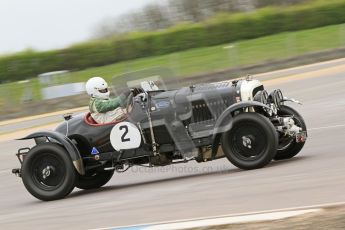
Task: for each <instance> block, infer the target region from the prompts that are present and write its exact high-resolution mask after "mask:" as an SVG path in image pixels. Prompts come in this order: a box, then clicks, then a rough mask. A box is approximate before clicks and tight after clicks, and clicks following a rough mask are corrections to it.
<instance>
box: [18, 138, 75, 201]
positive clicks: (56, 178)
mask: <svg viewBox="0 0 345 230" xmlns="http://www.w3.org/2000/svg"><path fill="white" fill-rule="evenodd" d="M22 180H23V183H24V185H25V187H26V189H27V190H28V191H29V192H30V193H31V194H32V195H33V196H34V197H36V198H38V199H40V200H43V201H50V200H57V199H61V198H64V197H65V196H67V195H68V194H70V193H71V192H72V190H73V188H74V185H75V180H76V171H75V169H74V166H73V163H72V161H71V159H70V157H69V155H68V153H67V152H66V150H65V149H64V148H63V147H61V146H60V145H58V144H54V143H46V144H40V145H37V146H35V147H34V148H32V149H31V150H30V151H29V153H28V155H27V157H26V158H25V160H24V163H23V166H22Z"/></svg>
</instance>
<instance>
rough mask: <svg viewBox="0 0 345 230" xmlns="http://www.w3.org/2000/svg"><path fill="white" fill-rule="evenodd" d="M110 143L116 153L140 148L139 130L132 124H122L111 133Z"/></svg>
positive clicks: (117, 125)
mask: <svg viewBox="0 0 345 230" xmlns="http://www.w3.org/2000/svg"><path fill="white" fill-rule="evenodd" d="M110 143H111V145H112V146H113V147H114V149H115V150H116V151H120V150H125V149H135V148H138V147H139V146H140V144H141V135H140V132H139V129H138V128H137V127H136V126H135V125H134V124H132V123H129V122H120V123H118V124H116V125H115V126H114V127H113V129H112V130H111V132H110Z"/></svg>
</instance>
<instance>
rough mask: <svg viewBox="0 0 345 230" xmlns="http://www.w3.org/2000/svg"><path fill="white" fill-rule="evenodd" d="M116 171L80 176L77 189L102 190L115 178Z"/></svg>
mask: <svg viewBox="0 0 345 230" xmlns="http://www.w3.org/2000/svg"><path fill="white" fill-rule="evenodd" d="M113 175H114V171H102V172H94V173H90V174H87V175H84V176H81V175H79V177H78V179H77V182H76V187H77V188H80V189H94V188H100V187H102V186H103V185H105V184H106V183H108V181H109V180H110V179H111V178H112V177H113Z"/></svg>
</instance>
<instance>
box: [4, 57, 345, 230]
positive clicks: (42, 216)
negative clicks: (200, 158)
mask: <svg viewBox="0 0 345 230" xmlns="http://www.w3.org/2000/svg"><path fill="white" fill-rule="evenodd" d="M344 75H345V61H344V60H340V61H336V62H327V63H321V64H317V65H311V66H305V67H300V68H295V69H290V70H284V71H276V72H272V73H267V74H260V75H259V76H258V78H259V79H262V80H264V81H265V84H266V85H267V86H268V89H273V88H281V89H282V91H283V93H284V94H285V95H286V96H290V97H294V98H296V99H299V100H300V101H302V102H303V105H302V106H299V105H293V107H295V108H297V109H298V111H300V113H301V114H302V115H303V116H304V118H305V120H306V123H307V126H308V128H309V139H308V141H307V143H306V145H305V147H304V149H303V150H302V152H301V153H300V154H299V155H298V156H297V157H295V158H293V159H291V160H286V161H281V162H272V163H271V164H270V165H268V166H267V167H265V168H263V169H259V170H252V171H243V170H239V169H237V168H236V167H234V166H232V165H231V164H230V163H229V162H228V161H227V160H226V159H221V160H217V161H213V162H208V163H203V164H198V163H194V162H191V163H188V164H179V165H174V166H167V167H160V168H153V169H147V168H132V169H130V170H129V171H128V172H126V173H123V174H115V176H114V177H113V179H112V180H111V181H110V182H109V183H108V184H107V185H106V186H105V187H104V188H101V189H98V190H93V191H81V190H74V192H73V193H72V194H71V195H70V196H68V197H67V198H66V199H63V200H59V201H53V202H41V201H38V200H36V199H35V198H34V197H32V196H31V195H30V194H29V193H28V192H27V191H26V190H25V188H24V186H23V184H22V182H21V180H20V178H16V177H14V176H13V175H12V174H11V172H10V171H11V169H12V168H13V167H17V166H18V162H17V160H16V158H15V156H14V153H15V152H16V150H17V148H18V147H25V146H30V145H32V143H31V142H23V141H3V142H1V143H0V144H1V154H0V228H1V229H23V228H24V229H62V228H64V229H90V228H101V227H108V226H123V225H133V224H143V223H150V222H161V221H172V220H179V219H189V218H201V217H208V216H216V215H225V214H236V213H243V212H256V211H265V210H271V209H283V208H291V207H299V206H308V205H318V204H324V203H333V202H343V201H345V194H344V191H345V167H344V164H345V141H344V140H345V139H344V137H345V116H344V114H345V76H344ZM277 77H279V78H277Z"/></svg>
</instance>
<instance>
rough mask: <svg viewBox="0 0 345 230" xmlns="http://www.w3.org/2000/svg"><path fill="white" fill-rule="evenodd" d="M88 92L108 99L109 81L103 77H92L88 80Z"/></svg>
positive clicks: (91, 95) (92, 95)
mask: <svg viewBox="0 0 345 230" xmlns="http://www.w3.org/2000/svg"><path fill="white" fill-rule="evenodd" d="M85 88H86V92H87V94H88V95H89V96H90V97H95V98H100V99H108V98H109V95H110V92H109V89H108V83H107V82H106V81H105V80H104V79H103V78H101V77H93V78H90V79H89V80H88V81H87V82H86V86H85Z"/></svg>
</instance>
